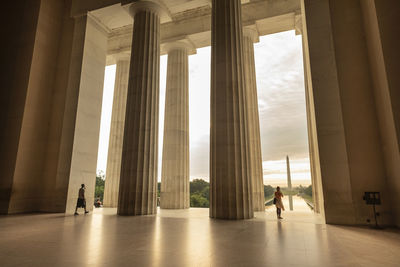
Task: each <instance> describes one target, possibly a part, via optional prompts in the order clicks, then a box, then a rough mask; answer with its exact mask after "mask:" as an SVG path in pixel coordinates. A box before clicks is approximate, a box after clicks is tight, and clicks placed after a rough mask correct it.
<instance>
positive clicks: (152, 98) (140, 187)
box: [118, 1, 161, 215]
mask: <svg viewBox="0 0 400 267" xmlns="http://www.w3.org/2000/svg"><path fill="white" fill-rule="evenodd" d="M129 11H130V13H131V15H132V16H133V17H134V26H133V36H132V50H131V62H130V70H129V82H128V94H127V102H126V115H125V128H124V141H123V149H122V160H121V177H120V186H119V199H118V214H119V215H146V214H154V213H156V212H157V207H156V197H157V150H158V109H159V107H158V106H159V76H160V15H161V8H160V5H159V4H157V3H156V2H150V1H138V2H134V3H133V4H131V6H130V7H129Z"/></svg>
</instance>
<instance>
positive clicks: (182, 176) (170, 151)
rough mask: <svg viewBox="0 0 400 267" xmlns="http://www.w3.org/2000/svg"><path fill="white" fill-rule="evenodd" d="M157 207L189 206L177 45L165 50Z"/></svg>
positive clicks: (185, 104)
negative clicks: (164, 81) (166, 67)
mask: <svg viewBox="0 0 400 267" xmlns="http://www.w3.org/2000/svg"><path fill="white" fill-rule="evenodd" d="M160 206H161V208H163V209H186V208H189V207H190V190H189V68H188V48H187V47H186V45H185V44H183V43H181V42H179V43H174V44H170V46H169V49H168V69H167V88H166V93H165V118H164V142H163V155H162V171H161V199H160Z"/></svg>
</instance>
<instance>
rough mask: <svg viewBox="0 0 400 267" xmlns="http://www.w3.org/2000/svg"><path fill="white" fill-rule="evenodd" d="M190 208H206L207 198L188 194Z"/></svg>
mask: <svg viewBox="0 0 400 267" xmlns="http://www.w3.org/2000/svg"><path fill="white" fill-rule="evenodd" d="M190 206H191V207H196V208H208V207H209V206H210V202H209V200H208V199H207V198H205V197H204V196H203V195H201V194H199V193H194V194H190Z"/></svg>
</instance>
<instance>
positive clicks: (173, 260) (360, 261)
mask: <svg viewBox="0 0 400 267" xmlns="http://www.w3.org/2000/svg"><path fill="white" fill-rule="evenodd" d="M283 216H284V219H283V220H282V221H277V220H276V218H275V213H274V210H273V209H267V210H266V212H263V213H261V212H260V213H256V218H254V219H251V220H246V221H223V220H213V219H210V218H209V217H208V209H195V208H194V209H189V210H180V211H173V210H159V211H158V214H157V215H156V216H139V217H120V216H117V215H116V210H115V209H102V208H100V209H96V210H95V211H94V212H93V213H91V214H89V215H80V216H64V215H63V214H40V215H18V216H0V266H223V267H228V266H280V267H281V266H385V267H389V266H400V231H399V230H395V229H386V230H372V229H369V228H360V227H343V226H334V225H326V224H324V223H323V222H322V220H321V218H318V217H316V216H314V215H313V213H311V212H309V211H294V212H285V213H284V214H283Z"/></svg>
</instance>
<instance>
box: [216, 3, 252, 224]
mask: <svg viewBox="0 0 400 267" xmlns="http://www.w3.org/2000/svg"><path fill="white" fill-rule="evenodd" d="M211 17H212V19H211V121H210V217H212V218H220V219H249V218H253V216H254V212H253V200H252V182H251V177H250V169H249V162H248V161H249V153H248V147H249V136H248V131H247V124H248V121H247V120H248V119H247V101H246V92H245V84H244V64H243V33H242V20H241V1H240V0H213V2H212V16H211Z"/></svg>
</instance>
